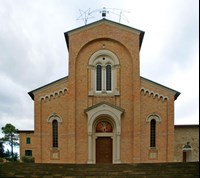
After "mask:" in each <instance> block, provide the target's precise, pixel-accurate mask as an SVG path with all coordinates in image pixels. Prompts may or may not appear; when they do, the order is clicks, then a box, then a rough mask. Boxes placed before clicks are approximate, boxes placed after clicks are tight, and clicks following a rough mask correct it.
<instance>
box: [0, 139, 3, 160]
mask: <svg viewBox="0 0 200 178" xmlns="http://www.w3.org/2000/svg"><path fill="white" fill-rule="evenodd" d="M3 157H4V145H3V140H2V139H0V158H3Z"/></svg>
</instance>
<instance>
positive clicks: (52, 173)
mask: <svg viewBox="0 0 200 178" xmlns="http://www.w3.org/2000/svg"><path fill="white" fill-rule="evenodd" d="M70 176H71V177H70ZM0 177H5V178H7V177H13V178H14V177H27V178H28V177H30V178H33V177H35V178H36V177H41V178H43V177H46V178H50V177H55V178H59V177H60V178H96V177H99V178H106V177H109V178H126V177H127V178H129V177H131V178H134V177H137V178H147V177H148V178H151V177H152V178H153V177H155V178H158V177H159V178H160V177H163V178H165V177H166V178H168V177H175V178H179V177H183V178H184V177H192V178H194V177H199V163H198V162H193V163H145V164H107V165H106V164H102V165H101V164H38V163H36V164H34V163H18V164H16V163H1V164H0Z"/></svg>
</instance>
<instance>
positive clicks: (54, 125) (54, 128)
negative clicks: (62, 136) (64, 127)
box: [52, 119, 58, 148]
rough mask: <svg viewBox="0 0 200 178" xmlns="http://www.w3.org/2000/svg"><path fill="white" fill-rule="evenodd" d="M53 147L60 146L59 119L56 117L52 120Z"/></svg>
mask: <svg viewBox="0 0 200 178" xmlns="http://www.w3.org/2000/svg"><path fill="white" fill-rule="evenodd" d="M52 147H53V148H57V147H58V121H57V120H56V119H55V120H53V121H52Z"/></svg>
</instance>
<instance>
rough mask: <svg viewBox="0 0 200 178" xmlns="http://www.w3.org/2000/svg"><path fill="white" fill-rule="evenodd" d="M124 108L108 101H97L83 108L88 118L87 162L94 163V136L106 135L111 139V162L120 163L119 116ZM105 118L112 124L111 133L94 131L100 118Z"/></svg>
mask: <svg viewBox="0 0 200 178" xmlns="http://www.w3.org/2000/svg"><path fill="white" fill-rule="evenodd" d="M123 112H124V110H123V109H122V108H120V107H117V106H115V105H112V104H109V103H105V102H102V103H99V104H97V105H94V106H92V107H89V108H87V109H86V110H85V113H86V114H87V119H88V161H87V163H88V164H95V163H96V160H95V156H96V147H95V144H96V138H97V137H98V136H108V137H111V138H112V139H113V163H121V157H120V140H121V116H122V114H123ZM102 118H105V119H107V120H108V121H109V122H110V123H111V124H112V126H113V132H112V133H98V134H97V133H96V127H95V125H96V124H97V123H98V122H99V121H100V120H101V119H102Z"/></svg>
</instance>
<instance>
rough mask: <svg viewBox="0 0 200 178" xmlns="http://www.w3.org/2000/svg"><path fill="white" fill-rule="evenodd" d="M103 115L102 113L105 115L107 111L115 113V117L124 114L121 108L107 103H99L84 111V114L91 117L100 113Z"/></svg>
mask: <svg viewBox="0 0 200 178" xmlns="http://www.w3.org/2000/svg"><path fill="white" fill-rule="evenodd" d="M100 111H101V113H104V112H103V111H105V114H107V113H108V111H110V112H113V113H116V114H117V115H118V114H119V115H122V114H123V113H124V109H122V108H121V107H118V106H116V105H113V104H111V103H108V102H100V103H98V104H96V105H93V106H91V107H88V108H87V109H85V113H86V114H88V115H91V114H93V113H97V112H100Z"/></svg>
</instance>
